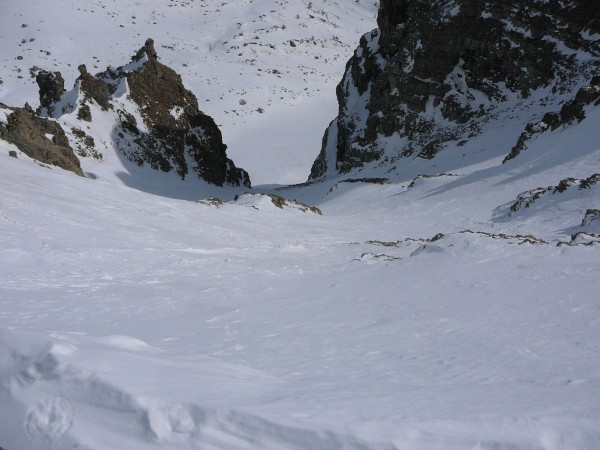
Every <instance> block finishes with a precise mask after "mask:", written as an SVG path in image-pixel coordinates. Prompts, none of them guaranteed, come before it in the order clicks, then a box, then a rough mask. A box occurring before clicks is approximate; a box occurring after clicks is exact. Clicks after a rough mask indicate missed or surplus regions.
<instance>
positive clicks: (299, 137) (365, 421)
mask: <svg viewBox="0 0 600 450" xmlns="http://www.w3.org/2000/svg"><path fill="white" fill-rule="evenodd" d="M312 3H313V7H312V10H311V9H309V8H308V3H305V2H291V1H290V2H285V1H284V2H282V3H281V4H278V5H277V7H275V6H273V4H272V2H266V1H258V0H257V1H240V2H237V3H233V2H221V3H219V4H216V3H209V2H204V1H200V2H189V3H188V2H170V3H169V5H172V6H169V7H165V6H164V5H163V4H162V3H161V2H157V1H151V2H147V8H146V7H145V8H144V9H143V10H140V8H138V7H136V4H134V3H133V2H121V3H118V4H117V3H109V2H106V1H96V2H92V3H90V4H86V5H82V4H81V3H77V2H72V1H67V0H63V1H61V2H59V4H57V5H56V8H51V9H48V8H46V7H44V6H43V5H44V2H41V1H38V0H35V1H31V2H27V5H28V6H27V5H25V4H23V5H21V4H18V5H17V3H16V2H8V3H6V4H2V5H0V13H2V14H0V25H1V27H0V30H2V31H0V35H1V37H2V41H1V42H2V43H1V44H0V48H1V49H2V57H3V59H2V63H3V64H2V67H0V69H1V70H0V77H1V78H2V80H3V84H2V85H0V100H2V101H5V102H7V103H15V104H18V103H23V101H24V100H28V101H30V102H31V103H32V104H36V101H35V96H36V95H37V92H36V89H35V87H34V86H33V85H32V84H31V80H30V79H28V74H27V71H26V69H27V68H28V67H29V66H30V65H33V64H37V65H39V66H44V68H54V67H48V63H49V62H51V63H52V64H56V69H59V70H61V71H62V72H63V75H65V78H66V79H67V86H68V87H69V85H70V83H71V82H72V79H73V78H74V77H75V70H73V71H72V73H67V69H66V68H67V67H68V64H72V65H73V67H75V66H76V64H79V63H86V64H87V65H88V68H90V69H91V68H92V67H94V65H96V66H98V67H97V70H103V69H104V68H105V66H106V65H108V64H112V65H120V64H122V63H123V61H127V60H128V57H129V56H130V54H131V53H132V52H133V51H134V50H135V49H136V48H138V47H139V46H140V45H141V43H142V42H143V40H144V39H145V38H146V37H153V38H154V39H155V40H156V41H157V44H158V45H164V46H166V47H162V48H161V47H159V46H157V47H158V51H159V56H161V60H162V61H163V62H165V63H166V64H168V65H172V66H173V67H174V68H175V69H176V70H177V71H178V72H181V73H182V75H183V78H184V82H185V84H186V85H188V86H189V87H191V88H192V90H193V91H194V92H195V93H196V94H198V95H199V98H202V99H204V100H206V103H204V104H203V109H204V110H205V112H207V113H209V114H211V115H214V116H215V117H216V118H217V121H218V122H219V123H222V124H223V130H224V136H225V141H226V142H227V143H231V145H230V150H231V154H230V156H231V157H232V158H233V159H234V161H235V162H236V163H239V165H240V166H242V167H244V168H246V169H248V170H249V171H250V174H251V176H252V177H254V176H255V175H256V179H257V180H259V183H274V184H275V183H276V184H284V183H289V182H293V181H302V180H303V179H304V177H305V176H306V175H307V173H308V169H309V167H310V163H312V159H313V158H314V156H316V154H317V152H318V147H319V144H320V138H321V133H322V131H323V130H324V128H325V126H326V124H327V123H328V121H329V120H330V119H331V118H332V117H333V116H334V115H335V96H334V92H333V84H331V82H332V81H337V78H339V77H340V76H341V72H342V70H343V64H344V63H345V60H346V58H347V57H348V56H349V54H350V53H351V51H352V49H353V48H354V45H355V41H356V40H357V36H359V35H361V34H362V33H363V32H364V31H368V29H369V28H371V27H373V26H374V18H373V11H374V9H373V7H372V6H373V4H372V2H371V3H368V4H367V3H365V2H362V0H361V2H358V3H355V2H351V3H349V4H341V3H340V2H334V1H331V0H328V1H327V2H320V1H314V2H312ZM9 5H10V6H9ZM25 6H27V7H25ZM274 8H276V9H275V12H272V11H271V10H273V9H274ZM8 9H10V13H8V14H6V13H5V12H6V11H7V10H8ZM346 9H349V10H350V12H347V14H348V16H347V17H336V14H337V15H338V16H339V15H340V14H341V12H342V11H346ZM92 11H93V12H92ZM319 11H325V12H327V15H326V14H323V13H321V12H319ZM296 14H298V15H301V18H302V21H303V22H305V23H306V25H307V28H306V30H304V27H299V26H298V24H297V23H296V25H293V24H294V23H295V21H296V20H297V19H296V18H295V17H296ZM263 15H264V17H261V16H263ZM309 15H313V16H314V18H313V19H310V17H309ZM132 16H135V19H133V17H132ZM16 18H18V20H15V19H16ZM21 18H22V19H21ZM200 19H201V20H200ZM320 19H324V20H325V21H322V20H320ZM253 20H254V22H253ZM65 22H68V23H69V24H70V26H71V28H68V30H70V31H69V33H66V34H63V33H62V32H61V33H59V32H58V31H56V30H58V29H61V27H63V28H64V26H63V25H61V24H64V23H65ZM133 22H135V24H134V23H133ZM154 22H156V24H154ZM363 22H365V23H366V22H368V26H363V25H362V24H363ZM22 23H25V24H27V25H28V26H27V27H21V24H22ZM238 23H241V25H238ZM92 24H95V25H94V26H93V27H91V25H92ZM283 24H286V28H285V29H282V27H281V25H283ZM332 24H334V25H335V26H334V25H332ZM120 25H123V27H121V26H120ZM336 26H337V27H339V28H336ZM82 29H86V30H89V33H88V34H87V35H86V38H85V39H82V40H81V41H78V43H77V45H74V44H73V42H72V41H71V37H73V36H79V35H81V30H82ZM263 29H264V30H272V31H270V32H267V31H263ZM332 29H335V33H336V35H337V36H338V38H339V40H340V42H341V43H339V46H337V45H334V46H333V47H328V46H326V47H320V43H321V41H320V40H322V39H325V38H327V39H329V34H331V33H333V31H332ZM359 29H360V30H359ZM53 30H54V31H53ZM174 30H186V31H185V34H183V31H182V33H181V34H178V35H175V32H174ZM298 30H299V31H298ZM305 31H306V33H307V34H306V35H304V34H302V33H304V32H305ZM240 32H241V33H243V34H240ZM300 32H302V33H300ZM298 33H300V34H298ZM255 34H256V35H258V36H259V39H258V40H256V41H257V42H259V43H261V44H263V45H262V46H260V48H257V49H256V50H251V49H253V48H254V44H252V43H251V42H252V41H253V40H254V39H253V37H254V35H255ZM313 34H314V37H315V41H316V42H317V44H313V43H312V41H311V42H310V43H308V42H302V43H300V41H301V40H302V39H303V37H301V36H304V38H307V39H308V38H309V37H311V36H310V35H313ZM29 36H31V37H34V38H35V40H34V41H29V40H27V42H26V43H25V44H23V43H22V41H21V39H25V38H27V39H29ZM274 36H277V37H276V38H275V37H274ZM272 37H273V40H272V41H271V40H270V39H271V38H272ZM290 39H297V40H298V43H297V45H298V46H297V47H292V46H290V45H289V44H288V45H287V46H286V47H284V48H285V51H282V50H281V48H282V47H281V46H282V43H283V42H289V40H290ZM98 42H107V44H106V45H105V46H102V47H100V46H99V45H98ZM223 42H228V44H223ZM61 43H62V45H61ZM244 43H247V44H248V45H247V46H245V47H244V45H243V44H244ZM342 43H343V44H342ZM19 44H21V45H20V46H19ZM269 44H273V45H275V49H272V48H271V47H269V46H268V45H269ZM234 45H235V46H237V47H239V48H236V49H232V46H234ZM171 46H172V48H171ZM302 46H307V47H306V48H304V47H302ZM38 47H39V49H42V47H43V48H48V51H50V50H51V55H47V54H45V53H42V52H39V49H38ZM299 47H300V48H299ZM28 48H30V50H27V49H28ZM54 49H56V50H54ZM342 49H343V52H344V53H343V55H342ZM234 50H235V52H242V54H243V55H242V57H243V58H244V60H242V61H240V60H239V58H242V57H238V56H237V55H238V53H235V52H234ZM228 51H229V53H228ZM19 52H20V53H23V55H24V59H23V60H13V58H14V57H15V56H14V55H18V54H19ZM280 52H281V53H280ZM38 53H39V55H38ZM332 53H335V58H336V59H335V61H334V63H333V64H330V63H329V62H328V63H327V64H325V63H324V62H323V61H324V59H325V58H328V61H329V60H330V58H331V60H333V58H334V56H332ZM34 55H35V57H34ZM315 56H319V59H315ZM94 57H95V58H94ZM53 58H54V59H53ZM90 58H91V59H90ZM253 58H256V62H251V61H245V59H253ZM309 61H311V63H312V64H315V65H314V67H313V66H309ZM184 64H186V65H185V66H184ZM240 65H243V66H244V70H248V68H253V69H256V74H255V75H256V76H253V78H248V77H241V78H239V77H238V75H236V73H239V72H237V71H233V70H230V69H228V67H229V68H230V67H231V66H236V67H239V66H240ZM286 66H289V67H288V68H292V69H293V70H290V73H289V74H288V73H287V72H286V70H287V69H286ZM300 66H302V67H304V66H307V67H308V68H307V69H306V73H301V71H300V72H297V69H298V67H300ZM258 68H261V69H263V71H261V72H259V71H258ZM267 68H275V69H277V70H278V71H280V72H282V76H281V78H279V77H278V76H277V74H273V73H270V75H269V76H268V77H267V75H266V74H265V73H264V71H265V70H266V69H267ZM18 69H21V72H20V74H21V75H22V76H23V78H18V76H19V72H18ZM303 70H304V69H303ZM311 70H314V71H315V73H314V74H313V73H311ZM224 72H226V73H228V74H230V76H229V75H228V76H227V77H225V76H221V75H222V73H224ZM244 73H245V74H247V73H248V72H244ZM258 73H260V74H261V75H260V76H258ZM69 77H71V79H70V78H69ZM304 77H306V83H305V82H304V79H303V78H304ZM248 79H251V80H252V83H250V82H249V81H248ZM244 80H245V81H244ZM263 80H264V81H263ZM321 83H322V84H321ZM206 84H210V88H209V89H207V88H206ZM306 86H308V87H309V90H310V92H308V93H305V91H304V87H306ZM315 86H319V88H320V89H321V91H320V93H317V91H315V90H314V87H315ZM230 89H231V90H230ZM243 91H244V92H245V93H244V94H242V92H243ZM321 93H322V94H323V96H321ZM325 93H328V94H327V95H331V98H329V99H326V98H325ZM221 96H222V97H223V98H221ZM242 96H243V98H244V99H247V100H248V104H249V105H251V106H250V107H249V108H255V106H257V105H261V106H262V105H267V106H268V107H265V112H264V113H258V112H256V111H254V112H251V111H250V110H243V109H241V105H239V103H238V101H239V99H240V98H241V97H242ZM281 97H283V102H281V100H282V99H281ZM259 99H260V103H258V100H259ZM208 100H210V102H208ZM202 102H203V100H201V103H202ZM269 102H270V103H269ZM325 103H327V104H328V105H330V106H332V107H333V111H327V107H325V106H323V105H324V104H325ZM208 105H210V108H209V106H208ZM234 109H235V111H236V112H235V113H234V112H233V110H234ZM541 113H542V111H540V114H541ZM586 114H587V116H588V118H587V119H586V120H585V121H583V122H582V123H581V124H579V125H578V126H572V127H567V128H564V129H562V128H561V129H559V130H557V131H555V132H552V133H546V134H542V135H540V136H539V137H537V139H536V140H535V141H533V142H532V143H531V145H530V146H529V148H528V149H527V150H526V151H524V152H523V153H522V154H521V155H519V156H518V157H517V158H515V159H514V160H512V161H509V162H508V163H507V164H505V165H501V164H500V163H501V160H502V158H503V157H504V156H505V155H506V153H507V152H508V151H509V149H510V148H511V146H512V145H514V142H515V139H516V137H517V136H518V135H519V134H520V133H521V131H522V129H523V126H524V124H523V123H522V120H521V119H520V118H519V117H517V118H516V119H515V120H514V121H513V122H510V123H506V124H503V125H502V126H499V127H497V128H496V129H494V130H490V131H489V132H488V133H487V134H485V135H483V136H481V137H478V138H475V139H472V140H471V141H470V142H469V143H468V144H466V145H465V146H464V147H462V148H461V149H460V154H461V155H462V156H461V159H460V160H458V162H457V157H456V153H452V151H451V150H448V151H446V152H445V153H444V154H441V155H439V157H437V158H436V159H435V160H434V161H433V162H430V161H424V160H421V159H416V160H406V161H405V163H404V165H403V167H402V168H400V169H398V171H397V173H396V174H395V175H394V176H392V177H391V178H390V180H389V181H388V182H386V183H384V184H383V185H378V184H368V183H349V182H344V181H345V180H346V179H347V178H348V176H338V177H336V178H333V179H331V180H329V181H327V182H324V183H320V184H314V185H309V186H296V187H293V186H290V187H287V188H285V189H284V190H281V191H277V193H278V194H279V195H283V196H284V197H286V198H290V199H293V198H296V199H297V200H299V201H301V202H305V203H307V204H310V205H315V206H318V207H319V208H320V209H321V210H322V211H323V215H322V216H321V215H317V214H314V213H312V212H310V211H307V212H302V211H301V210H300V209H298V208H294V207H291V206H289V207H288V206H286V207H284V208H283V209H280V208H277V207H276V206H275V205H274V204H273V203H272V202H271V200H270V199H269V198H267V197H260V196H249V197H244V198H243V199H242V200H240V201H238V202H226V203H225V204H223V205H220V206H219V207H217V206H214V205H210V204H208V203H202V202H199V203H197V202H194V201H186V200H181V198H187V199H189V200H201V199H203V198H206V197H207V196H208V195H209V194H214V195H219V196H222V197H223V198H224V199H229V198H231V197H233V193H234V192H233V191H231V190H227V189H222V190H220V189H214V190H212V191H210V190H209V189H208V188H207V187H206V186H205V185H201V186H200V189H199V186H198V185H193V184H189V185H185V186H180V187H177V188H176V189H179V190H181V192H179V191H178V192H177V193H176V194H173V190H174V189H175V186H174V185H173V184H169V182H168V179H167V178H157V179H160V180H161V181H160V182H161V183H162V184H161V185H160V186H158V187H157V186H152V185H151V184H150V182H149V181H148V180H150V181H151V180H152V179H153V178H151V177H150V178H145V179H144V182H145V183H147V184H145V185H144V187H146V188H147V190H148V191H150V192H155V191H157V192H160V193H162V194H164V195H165V196H159V195H153V194H151V193H148V192H142V191H139V190H135V189H132V188H129V187H127V186H126V185H125V184H124V183H123V182H119V179H118V178H110V177H109V176H108V175H107V174H108V173H109V172H111V171H112V172H115V171H116V170H122V168H121V167H120V166H118V165H117V161H116V159H117V158H116V157H115V158H114V159H111V155H109V154H107V155H106V157H105V162H104V164H105V167H104V168H102V167H100V166H98V167H97V168H93V171H95V172H97V173H98V174H99V177H98V178H97V179H94V180H92V179H89V178H88V179H84V178H79V177H76V176H74V175H72V174H70V173H67V172H64V171H61V170H59V169H49V168H42V167H39V166H37V165H36V164H34V163H32V162H31V160H28V158H26V157H24V156H23V155H22V154H21V153H19V159H14V158H9V157H8V156H7V154H8V151H9V150H13V149H14V148H13V147H11V146H10V145H8V144H6V143H4V142H2V141H0V447H2V448H4V449H5V450H37V449H44V450H45V449H69V448H79V449H94V450H102V449H111V450H112V449H132V448H161V449H185V448H197V449H236V450H247V449H267V450H268V449H272V450H286V449H289V450H297V449H336V450H337V449H361V450H367V449H378V450H379V449H381V450H384V449H385V450H391V449H397V450H404V449H411V450H440V449H444V450H464V449H473V450H475V449H477V450H582V449H596V448H600V432H599V431H598V430H600V407H599V406H598V404H599V402H598V393H599V392H600V344H599V342H600V311H599V309H598V308H599V303H598V288H599V287H600V286H599V282H598V273H600V257H599V249H600V244H594V242H597V240H596V241H594V239H593V238H590V242H591V245H581V246H570V245H560V246H559V245H558V244H559V243H564V242H570V236H571V235H572V234H574V233H576V232H580V231H583V232H588V233H598V231H600V230H597V229H596V228H594V226H593V225H590V226H582V225H581V221H582V219H583V216H584V214H585V211H586V209H588V208H596V209H600V203H599V199H598V191H597V189H589V190H581V191H579V190H576V191H575V190H574V191H572V192H569V193H568V194H552V195H549V196H547V197H546V198H544V201H543V202H542V203H540V204H539V205H535V206H532V207H530V208H527V209H523V210H520V211H519V212H518V213H516V214H514V215H512V216H510V217H507V216H506V215H502V214H500V212H503V211H505V210H506V205H510V204H511V202H514V201H515V199H516V198H517V196H518V195H519V194H521V193H522V192H525V191H528V190H531V189H535V188H538V187H547V186H551V185H556V184H557V183H558V182H559V181H560V180H561V179H563V178H565V177H576V178H586V177H589V176H590V175H591V174H592V173H594V172H598V171H599V170H598V167H600V165H599V163H600V147H599V146H598V142H600V132H599V131H598V130H597V127H596V126H595V124H596V123H598V120H599V119H600V111H599V108H595V109H589V110H588V111H587V112H586ZM321 115H322V117H321ZM94 117H98V115H97V114H95V115H94ZM270 130H277V131H276V132H271V131H270ZM267 133H270V134H269V139H270V141H269V142H268V143H266V144H265V141H264V138H265V136H266V134H267ZM228 136H230V139H229V141H228ZM305 137H306V139H304V138H305ZM311 140H312V141H311ZM236 142H237V143H240V145H239V146H238V144H236ZM241 144H244V145H241ZM236 147H237V148H236ZM246 147H247V149H248V151H247V152H246V153H247V155H244V153H245V150H246ZM565 148H568V150H569V151H568V152H565V151H564V149H565ZM299 149H300V150H301V151H300V150H299ZM304 149H308V150H309V151H307V152H305V151H304ZM309 153H310V154H309ZM113 156H114V155H113ZM244 157H246V158H247V159H246V160H244V159H243V158H244ZM240 161H242V162H240ZM265 161H267V162H265ZM88 164H89V165H90V167H91V163H89V162H88ZM252 164H254V167H253V166H252ZM432 164H433V165H432ZM90 170H91V169H90ZM377 170H379V171H380V172H377ZM103 171H104V172H103ZM443 173H446V174H450V175H445V176H438V175H440V174H443ZM423 174H425V175H428V176H419V177H417V175H423ZM143 175H144V176H146V175H147V174H145V173H144V174H143ZM372 175H373V176H379V177H382V178H387V177H389V176H390V175H389V174H388V173H386V172H385V171H384V170H383V169H373V170H372ZM413 180H414V183H412V181H413ZM269 189H270V188H269V187H268V186H262V187H259V188H257V189H255V191H254V193H255V194H259V193H260V192H268V191H269ZM171 194H172V195H171ZM178 198H179V199H178ZM357 205H361V207H357ZM374 218H376V220H374ZM438 233H442V234H443V236H437V237H435V236H436V235H438ZM528 235H531V236H532V238H527V236H528ZM590 236H591V235H590ZM434 237H435V238H434Z"/></svg>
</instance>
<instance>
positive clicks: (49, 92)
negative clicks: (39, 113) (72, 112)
mask: <svg viewBox="0 0 600 450" xmlns="http://www.w3.org/2000/svg"><path fill="white" fill-rule="evenodd" d="M35 81H36V82H37V84H38V86H39V88H40V107H41V108H46V109H47V110H48V112H49V113H48V115H49V116H52V113H53V112H54V106H55V103H57V102H59V101H60V99H61V97H62V96H63V94H64V93H65V80H64V79H63V77H62V75H61V73H60V72H46V71H41V72H40V73H38V75H37V76H36V79H35Z"/></svg>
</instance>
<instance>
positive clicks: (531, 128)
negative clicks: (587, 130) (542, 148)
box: [502, 76, 600, 163]
mask: <svg viewBox="0 0 600 450" xmlns="http://www.w3.org/2000/svg"><path fill="white" fill-rule="evenodd" d="M592 104H593V105H596V106H598V105H600V76H595V77H594V78H593V79H592V81H591V82H590V84H589V85H586V86H583V87H581V88H580V89H579V90H578V91H577V94H576V95H575V98H573V99H572V100H569V101H567V102H566V103H564V104H563V105H562V108H561V109H560V111H553V112H548V113H546V114H544V117H542V120H540V121H538V122H530V123H528V124H527V126H526V127H525V131H523V133H521V135H520V136H519V139H518V140H517V143H516V144H515V145H514V147H513V148H512V149H511V150H510V153H509V154H508V155H507V156H506V158H504V160H503V161H502V163H505V162H507V161H510V160H511V159H514V158H516V157H517V156H518V155H519V154H520V153H521V152H522V151H523V150H525V149H527V147H528V145H529V143H530V142H531V140H532V139H533V138H534V137H536V136H537V135H539V134H541V133H544V132H546V131H554V130H556V129H557V128H559V127H561V126H568V125H571V124H572V123H575V122H581V121H582V120H583V119H585V110H584V109H585V107H586V106H588V105H592Z"/></svg>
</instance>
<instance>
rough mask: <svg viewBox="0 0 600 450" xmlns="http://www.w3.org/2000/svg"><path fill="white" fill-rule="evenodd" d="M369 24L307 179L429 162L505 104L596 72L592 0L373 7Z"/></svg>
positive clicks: (426, 0)
mask: <svg viewBox="0 0 600 450" xmlns="http://www.w3.org/2000/svg"><path fill="white" fill-rule="evenodd" d="M378 26H379V28H378V29H376V30H374V31H372V32H371V33H368V34H366V35H364V36H363V37H362V39H361V41H360V45H359V47H358V49H357V50H356V51H355V54H354V57H353V58H352V59H351V60H350V61H349V62H348V64H347V66H346V72H345V74H344V77H343V79H342V81H341V83H340V84H339V85H338V88H337V96H338V102H339V115H338V117H337V118H336V119H335V120H334V121H333V122H332V123H331V125H330V126H329V128H328V130H327V131H326V133H325V137H324V139H323V147H322V150H321V154H320V155H319V157H318V158H317V160H316V161H315V163H314V165H313V168H312V171H311V174H310V178H311V179H316V178H319V177H322V176H324V175H326V174H333V173H344V172H348V171H350V170H352V169H355V168H359V167H362V166H364V165H365V164H367V163H369V162H372V161H377V160H381V159H384V158H385V159H396V158H399V157H402V156H409V155H415V156H420V157H422V158H427V159H429V158H433V157H434V156H435V155H436V154H437V152H439V151H440V150H441V149H442V148H443V147H444V144H446V143H447V142H449V141H453V140H458V139H461V138H462V139H464V138H465V136H466V137H468V136H473V135H476V134H477V133H478V132H479V130H480V124H481V123H482V121H484V120H485V118H486V117H490V116H492V115H493V113H494V111H497V110H498V108H499V105H502V104H503V103H506V102H507V101H508V100H510V99H513V100H514V99H527V98H528V97H529V96H531V95H532V93H533V92H534V91H536V90H539V89H541V88H545V89H548V90H549V91H551V92H553V93H562V92H563V91H565V92H569V91H570V90H571V89H573V88H574V87H575V85H576V84H577V83H579V82H580V79H581V78H582V77H585V78H587V79H588V80H589V79H590V78H591V76H592V75H593V74H594V71H596V72H597V71H598V68H599V67H600V65H599V62H600V44H599V43H598V41H596V40H594V39H593V38H591V37H590V35H592V34H593V33H594V32H599V31H600V8H598V7H597V4H595V2H594V1H593V0H574V1H571V2H568V4H567V3H566V2H561V1H559V0H543V1H542V0H525V1H520V2H517V1H515V0H499V1H493V2H492V1H481V0H382V1H381V5H380V9H379V16H378ZM565 49H566V50H565ZM574 50H576V51H574ZM577 52H579V53H580V54H586V55H587V56H585V57H582V58H579V57H578V56H577V55H578V54H577Z"/></svg>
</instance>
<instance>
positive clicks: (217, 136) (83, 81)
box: [36, 39, 250, 187]
mask: <svg viewBox="0 0 600 450" xmlns="http://www.w3.org/2000/svg"><path fill="white" fill-rule="evenodd" d="M79 74H80V75H79V77H78V78H77V80H76V82H75V86H74V88H73V89H72V90H71V91H67V90H65V88H64V80H63V77H62V76H61V74H60V72H47V71H40V72H39V73H38V74H37V76H36V81H37V83H38V86H39V88H40V92H39V93H40V107H39V108H38V110H37V113H38V114H39V115H40V116H42V117H49V118H53V119H56V120H57V121H59V122H60V123H61V124H62V125H63V126H64V127H65V128H66V129H67V135H68V136H69V138H70V140H71V142H72V144H73V146H74V147H75V148H77V149H78V154H79V156H81V157H95V158H97V159H101V158H102V148H99V147H97V146H96V142H97V141H102V142H104V143H105V145H104V150H106V147H113V148H114V149H115V150H116V151H117V152H118V154H119V155H120V157H124V158H125V159H126V160H128V161H130V162H133V163H134V164H136V165H138V166H144V165H148V166H150V167H151V168H152V169H155V170H160V171H162V172H170V171H175V172H176V173H177V174H178V175H179V177H181V179H185V178H186V177H188V176H191V175H195V176H197V177H199V178H200V179H202V180H205V181H207V182H208V183H211V184H214V185H217V186H223V185H231V186H246V187H250V178H249V176H248V174H247V173H246V172H245V171H244V170H242V169H239V168H237V167H236V166H235V164H234V163H233V161H231V160H230V159H229V158H228V157H227V154H226V150H227V146H226V145H225V144H224V143H223V139H222V135H221V132H220V130H219V128H218V127H217V125H216V124H215V122H214V120H213V119H212V118H211V117H209V116H208V115H206V114H204V113H203V112H202V111H200V109H199V107H198V100H197V99H196V97H195V96H194V94H193V93H192V92H191V91H189V90H187V89H186V88H185V87H184V85H183V83H182V80H181V77H180V75H178V74H177V73H176V72H175V71H174V70H172V69H171V68H169V67H168V66H166V65H164V64H162V63H161V62H160V61H159V60H158V55H157V53H156V50H155V49H154V42H153V41H152V39H148V40H147V41H146V43H145V44H144V46H143V47H142V48H140V49H139V50H138V51H137V53H136V54H135V55H134V56H133V58H132V60H131V62H130V63H129V64H127V65H125V66H121V67H117V68H112V67H109V68H108V69H107V70H105V71H104V72H101V73H98V74H96V75H92V74H90V73H89V72H88V70H87V68H86V66H85V65H80V66H79ZM96 115H98V116H101V117H102V121H103V122H104V123H106V122H109V123H110V122H112V124H113V125H112V128H111V129H110V130H106V129H103V128H102V127H101V126H99V125H98V126H97V125H95V122H96V120H95V118H96V117H95V116H96ZM85 130H88V132H86V131H85ZM89 130H91V131H92V132H90V131H89Z"/></svg>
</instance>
